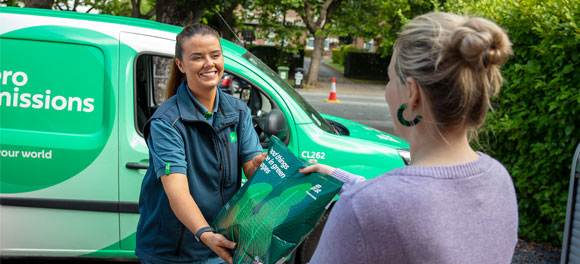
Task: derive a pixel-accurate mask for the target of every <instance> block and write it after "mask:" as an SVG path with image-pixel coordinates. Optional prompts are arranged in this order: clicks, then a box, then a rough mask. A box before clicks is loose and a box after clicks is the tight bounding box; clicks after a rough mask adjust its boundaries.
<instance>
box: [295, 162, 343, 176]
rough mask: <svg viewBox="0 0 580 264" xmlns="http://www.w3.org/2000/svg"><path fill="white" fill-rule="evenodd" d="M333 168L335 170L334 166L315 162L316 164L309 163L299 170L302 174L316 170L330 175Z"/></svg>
mask: <svg viewBox="0 0 580 264" xmlns="http://www.w3.org/2000/svg"><path fill="white" fill-rule="evenodd" d="M334 170H335V168H334V167H330V166H328V165H324V164H316V165H310V166H308V167H306V168H304V169H300V170H299V171H300V173H302V174H309V173H313V172H318V173H322V174H326V175H330V174H332V172H333V171H334Z"/></svg>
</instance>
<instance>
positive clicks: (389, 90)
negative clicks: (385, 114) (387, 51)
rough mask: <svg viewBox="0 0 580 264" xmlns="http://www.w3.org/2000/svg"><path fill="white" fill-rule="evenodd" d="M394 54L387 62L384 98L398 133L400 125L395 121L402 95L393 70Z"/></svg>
mask: <svg viewBox="0 0 580 264" xmlns="http://www.w3.org/2000/svg"><path fill="white" fill-rule="evenodd" d="M395 56H396V54H395V53H393V56H392V57H391V63H389V68H388V75H389V83H387V87H386V88H385V99H386V100H387V104H388V105H389V111H390V112H391V118H392V120H393V123H394V124H395V130H396V131H398V132H399V133H400V132H401V128H402V125H401V124H400V123H399V122H398V121H397V110H398V109H399V107H400V106H401V104H403V102H402V100H401V98H402V96H401V88H400V87H399V81H398V78H399V77H398V76H397V73H396V71H395Z"/></svg>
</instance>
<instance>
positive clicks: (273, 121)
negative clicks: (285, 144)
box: [264, 109, 288, 141]
mask: <svg viewBox="0 0 580 264" xmlns="http://www.w3.org/2000/svg"><path fill="white" fill-rule="evenodd" d="M287 130H288V124H286V116H284V113H282V111H280V109H272V111H270V113H269V114H268V116H267V117H266V120H265V121H264V133H265V134H266V135H267V136H268V137H271V136H272V135H274V136H276V137H278V138H279V139H280V140H282V141H285V139H286V136H287V133H286V132H287Z"/></svg>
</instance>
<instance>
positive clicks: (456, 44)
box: [451, 18, 512, 68]
mask: <svg viewBox="0 0 580 264" xmlns="http://www.w3.org/2000/svg"><path fill="white" fill-rule="evenodd" d="M451 47H452V49H454V50H456V51H458V52H459V54H460V55H461V57H462V58H463V59H464V60H465V61H466V62H467V63H468V64H469V65H470V67H472V68H481V67H483V68H487V67H490V66H496V65H502V64H504V63H505V62H506V61H507V59H508V57H509V55H510V54H511V53H512V50H511V43H510V42H509V39H508V37H507V35H506V34H505V33H504V32H503V30H502V29H501V28H500V27H499V26H497V25H496V24H494V23H492V22H490V21H488V20H485V19H481V18H471V19H469V20H467V21H466V22H465V23H464V24H463V25H461V26H459V27H457V28H456V29H455V30H454V31H453V32H452V34H451Z"/></svg>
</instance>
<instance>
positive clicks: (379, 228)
mask: <svg viewBox="0 0 580 264" xmlns="http://www.w3.org/2000/svg"><path fill="white" fill-rule="evenodd" d="M511 53H512V50H511V43H510V41H509V39H508V37H507V35H506V34H505V33H504V31H503V30H502V29H501V28H500V27H498V26H497V25H496V24H494V23H493V22H490V21H488V20H485V19H482V18H465V17H460V16H457V15H453V14H449V13H429V14H425V15H422V16H419V17H417V18H415V19H413V20H412V21H410V22H409V23H408V24H406V25H405V26H404V27H403V29H402V32H401V33H400V35H399V38H398V39H397V41H396V43H395V46H394V52H393V56H392V59H391V63H390V65H389V68H388V75H389V79H390V81H389V83H388V84H387V87H386V92H385V98H386V100H387V103H388V105H389V108H390V112H391V115H392V117H393V120H395V127H396V130H397V131H398V133H399V134H400V135H401V136H402V137H404V138H405V139H406V140H407V141H408V142H409V145H410V151H411V158H412V163H411V165H410V166H407V167H404V168H400V169H395V170H393V171H390V172H388V173H386V174H384V175H381V176H378V177H376V178H373V179H372V180H368V181H364V179H363V178H362V177H359V176H356V175H352V174H350V173H348V172H346V171H343V170H340V169H334V168H332V167H329V166H326V165H321V164H317V165H313V166H309V167H307V168H305V169H303V173H311V172H321V173H326V174H329V175H331V176H334V177H336V178H338V179H340V180H341V181H343V182H345V186H344V187H343V190H344V192H343V193H342V194H341V196H340V199H339V200H338V202H337V204H336V205H335V206H334V208H333V210H332V213H331V215H330V218H329V220H328V222H327V224H326V226H325V228H324V231H323V234H322V237H321V239H320V243H319V245H318V248H317V250H316V252H315V253H314V256H313V258H312V260H311V263H510V261H511V258H512V255H513V252H514V247H515V245H516V242H517V229H518V214H517V202H516V194H515V190H514V186H513V182H512V179H511V177H510V175H509V173H508V172H507V170H506V169H505V168H504V166H503V165H502V164H501V163H499V162H498V161H496V160H495V159H493V158H492V157H490V156H488V155H487V154H485V153H482V152H476V151H474V150H473V149H472V148H471V147H470V145H469V138H468V132H469V131H470V130H472V129H474V128H477V127H479V126H480V125H481V124H482V123H483V121H484V119H485V115H486V112H487V111H488V108H489V104H490V103H489V98H490V96H492V95H494V94H497V92H498V91H499V88H500V86H501V83H502V77H501V74H500V71H499V66H500V65H502V64H504V63H505V62H506V61H507V59H508V57H509V55H510V54H511Z"/></svg>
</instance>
